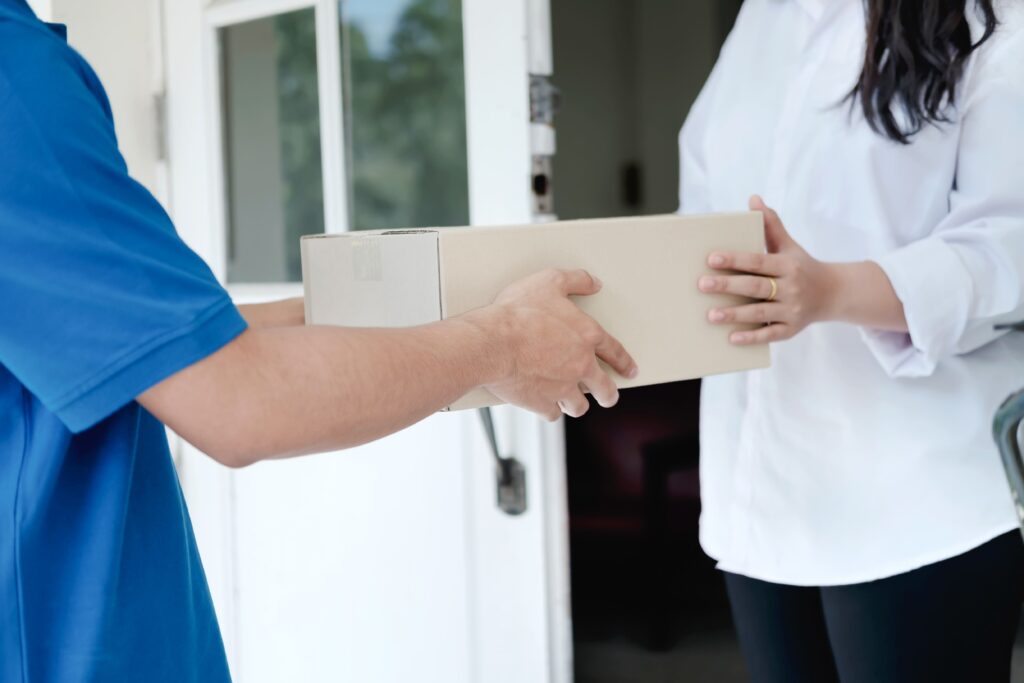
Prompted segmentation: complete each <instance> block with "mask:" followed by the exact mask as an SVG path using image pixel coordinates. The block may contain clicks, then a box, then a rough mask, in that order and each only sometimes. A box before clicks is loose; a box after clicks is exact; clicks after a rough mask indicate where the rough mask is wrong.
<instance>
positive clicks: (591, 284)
mask: <svg viewBox="0 0 1024 683" xmlns="http://www.w3.org/2000/svg"><path fill="white" fill-rule="evenodd" d="M555 272H556V277H557V278H558V285H559V287H560V288H561V290H562V293H563V294H565V295H566V296H590V295H592V294H597V293H598V292H600V291H601V281H600V280H598V279H597V278H596V277H594V276H593V275H591V274H590V273H588V272H587V271H585V270H559V271H555Z"/></svg>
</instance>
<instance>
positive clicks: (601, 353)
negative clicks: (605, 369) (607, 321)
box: [595, 328, 640, 379]
mask: <svg viewBox="0 0 1024 683" xmlns="http://www.w3.org/2000/svg"><path fill="white" fill-rule="evenodd" d="M601 332H603V336H602V337H601V341H600V342H598V344H597V348H596V349H595V353H596V354H597V357H598V358H600V359H601V360H603V361H604V362H605V363H607V364H608V365H609V366H611V368H612V370H614V371H615V372H617V373H619V374H620V375H622V376H623V377H625V378H627V379H634V378H635V377H636V376H637V374H638V373H639V372H640V370H639V368H637V365H636V361H635V360H633V356H631V355H629V352H628V351H626V347H624V346H623V345H622V343H621V342H620V341H619V340H618V339H616V338H615V337H613V336H611V335H610V334H608V333H607V332H605V331H604V329H603V328H602V329H601Z"/></svg>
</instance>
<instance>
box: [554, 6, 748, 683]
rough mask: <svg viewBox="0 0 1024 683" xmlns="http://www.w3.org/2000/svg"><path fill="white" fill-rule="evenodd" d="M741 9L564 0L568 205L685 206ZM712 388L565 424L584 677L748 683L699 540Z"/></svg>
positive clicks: (642, 394) (680, 387) (668, 388)
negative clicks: (687, 181) (717, 77)
mask: <svg viewBox="0 0 1024 683" xmlns="http://www.w3.org/2000/svg"><path fill="white" fill-rule="evenodd" d="M738 6H739V2H738V1H735V2H727V1H724V0H702V1H696V2H687V3H681V2H678V0H552V21H553V36H554V50H555V78H554V82H555V85H556V86H558V87H559V88H560V89H561V92H562V98H561V99H562V108H561V111H560V112H559V114H558V117H557V119H556V124H557V127H558V146H559V150H558V156H557V157H556V162H555V169H554V184H553V191H554V199H555V210H556V211H557V213H558V214H559V216H560V217H561V218H566V219H572V218H589V217H600V216H615V215H619V216H621V215H638V214H656V213H667V212H672V211H675V210H676V209H677V208H678V190H677V188H678V151H677V145H676V142H677V136H678V132H679V128H680V126H681V125H682V123H683V120H684V119H685V117H686V113H687V111H688V110H689V107H690V105H691V104H692V102H693V100H694V99H695V98H696V96H697V94H698V93H699V91H700V88H701V86H702V85H703V82H704V80H705V79H706V77H707V74H708V73H709V72H710V70H711V67H712V66H713V64H714V61H715V59H716V57H717V54H718V51H719V49H720V47H721V44H722V41H723V40H724V37H725V35H726V34H727V33H728V29H729V28H730V27H731V25H732V22H733V20H734V18H735V13H736V10H737V9H738ZM699 399H700V383H699V381H692V382H680V383H674V384H665V385H660V386H654V387H646V388H640V389H632V390H628V391H625V392H623V394H622V399H621V402H620V404H619V405H618V406H617V407H616V408H614V409H613V410H608V411H605V410H596V411H593V412H591V413H590V414H588V415H587V416H586V417H584V418H583V419H580V420H575V421H568V423H567V426H566V437H567V451H568V453H567V457H568V480H569V510H570V551H571V566H572V570H571V579H572V610H573V631H574V660H575V674H576V680H577V681H578V682H580V683H603V682H604V681H631V682H633V681H635V682H637V683H643V682H645V681H663V680H678V679H680V678H682V677H685V678H686V679H687V680H701V681H704V680H707V681H712V680H713V681H716V682H722V683H728V681H733V680H736V681H741V680H746V674H745V671H744V669H743V663H742V659H741V657H740V655H739V649H738V646H737V644H736V639H735V636H734V634H733V631H732V626H731V620H730V616H729V607H728V603H727V601H726V597H725V590H724V586H723V583H722V580H721V577H720V576H719V575H718V573H717V572H716V571H715V569H714V563H713V562H712V561H711V560H710V559H709V558H708V557H707V556H705V555H704V553H703V552H702V551H701V549H700V546H699V543H698V540H697V528H698V527H697V522H698V518H699V515H700V497H699V478H698V464H699V459H700V451H699V440H698V420H699Z"/></svg>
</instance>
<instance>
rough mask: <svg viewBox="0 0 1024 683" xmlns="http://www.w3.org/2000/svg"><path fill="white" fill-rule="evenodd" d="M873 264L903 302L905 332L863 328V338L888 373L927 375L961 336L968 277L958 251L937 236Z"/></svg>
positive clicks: (966, 311)
mask: <svg viewBox="0 0 1024 683" xmlns="http://www.w3.org/2000/svg"><path fill="white" fill-rule="evenodd" d="M876 263H878V265H879V266H881V268H882V270H883V271H885V274H886V276H887V277H888V278H889V281H890V282H891V283H892V287H893V289H894V290H895V292H896V296H897V297H898V298H899V300H900V301H901V302H902V303H903V311H904V314H905V315H906V318H907V327H908V329H909V333H904V332H887V331H881V330H873V329H869V328H861V337H862V338H863V339H864V342H865V343H866V344H867V346H868V348H869V349H870V350H871V353H872V354H873V355H874V357H875V359H876V360H877V361H878V363H879V364H880V365H881V366H882V368H883V369H884V370H885V372H886V373H887V374H888V375H889V376H890V377H905V378H910V377H927V376H929V375H931V374H932V373H934V372H935V368H936V367H937V366H938V363H939V360H940V359H941V358H943V357H944V356H947V355H949V354H951V353H953V352H955V349H956V347H957V342H958V340H959V339H960V337H961V336H962V335H963V332H964V329H965V328H966V325H967V321H968V317H969V315H970V304H971V296H972V291H973V283H972V281H971V278H970V276H969V275H968V274H967V272H966V270H965V268H964V264H963V261H961V259H960V257H959V256H958V255H957V254H956V251H955V250H954V249H953V248H952V247H951V246H950V245H948V244H946V243H945V242H944V241H942V240H940V239H936V238H929V239H924V240H920V241H918V242H913V243H911V244H909V245H907V246H905V247H902V248H900V249H897V250H896V251H893V252H890V253H888V254H886V255H884V256H882V257H881V258H879V259H876Z"/></svg>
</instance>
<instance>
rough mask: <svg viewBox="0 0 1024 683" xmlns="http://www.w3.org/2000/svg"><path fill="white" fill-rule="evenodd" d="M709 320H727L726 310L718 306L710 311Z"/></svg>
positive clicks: (716, 321) (717, 321)
mask: <svg viewBox="0 0 1024 683" xmlns="http://www.w3.org/2000/svg"><path fill="white" fill-rule="evenodd" d="M708 320H710V321H711V322H713V323H720V322H722V321H723V320H725V312H724V311H720V310H718V309H717V308H715V309H712V310H711V311H710V312H709V313H708Z"/></svg>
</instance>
